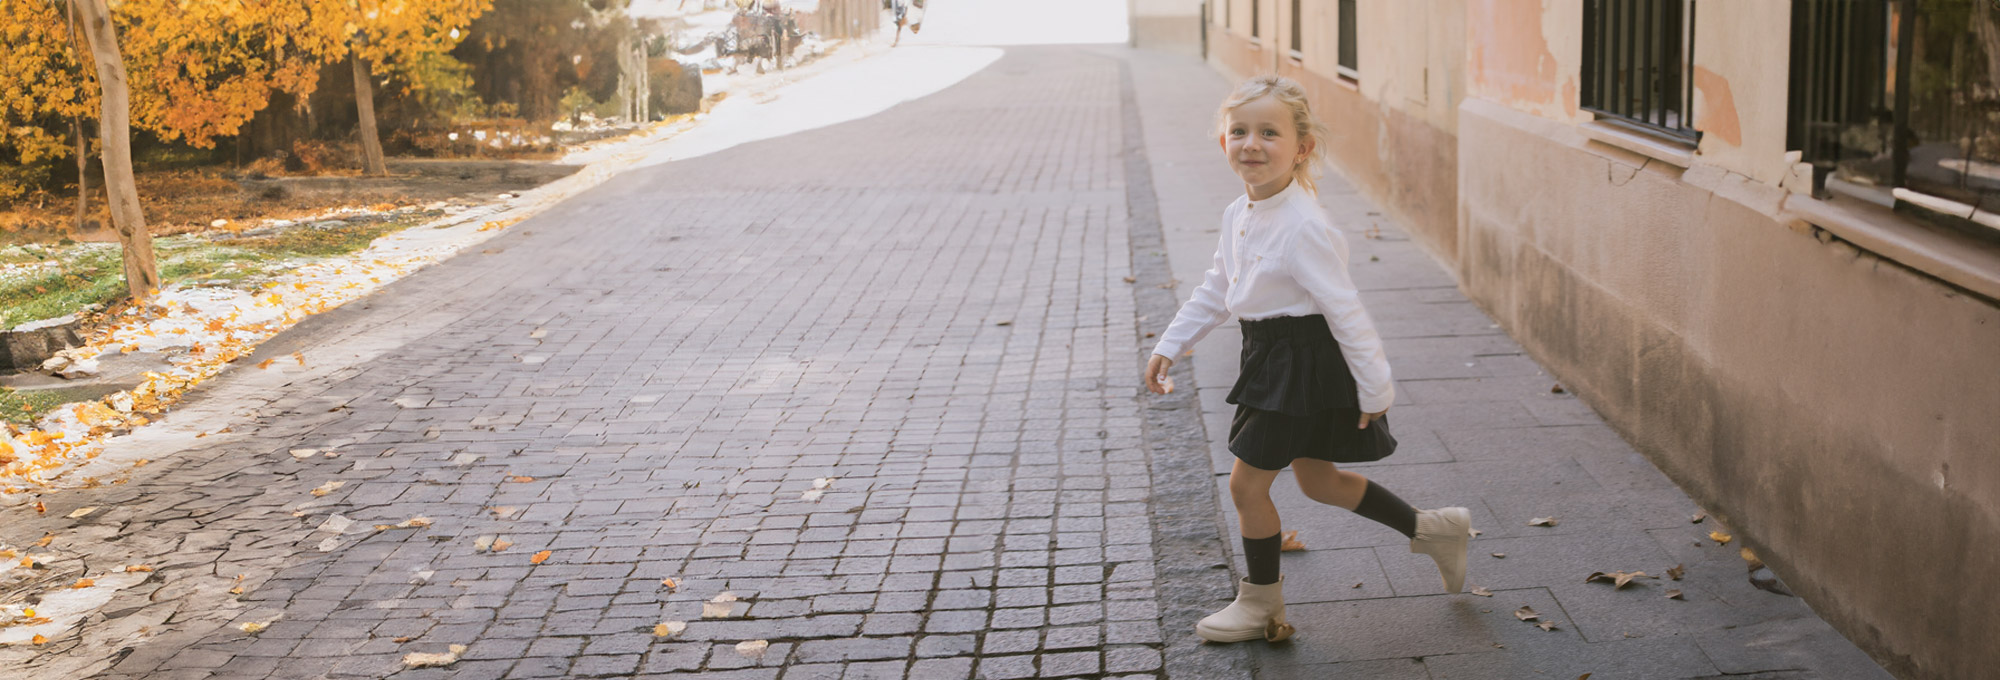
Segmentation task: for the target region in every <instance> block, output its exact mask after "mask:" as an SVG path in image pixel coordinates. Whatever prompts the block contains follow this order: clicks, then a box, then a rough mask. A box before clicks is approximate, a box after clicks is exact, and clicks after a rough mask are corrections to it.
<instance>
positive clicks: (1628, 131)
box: [1577, 120, 1694, 168]
mask: <svg viewBox="0 0 2000 680" xmlns="http://www.w3.org/2000/svg"><path fill="white" fill-rule="evenodd" d="M1577 128H1578V129H1579V130H1581V131H1582V132H1583V136H1584V137H1588V138H1590V141H1593V142H1598V143H1600V144H1607V145H1610V146H1614V147H1618V148H1620V149H1624V150H1626V151H1630V152H1632V153H1636V154H1639V155H1641V156H1645V157H1647V158H1651V159H1653V160H1656V161H1660V162H1663V163H1667V164H1670V165H1673V166H1675V167H1680V168H1686V167H1688V166H1691V165H1694V145H1692V144H1689V143H1687V142H1685V141H1681V140H1678V139H1674V138H1671V137H1667V136H1664V135H1656V134H1652V133H1649V132H1646V131H1645V130H1643V129H1641V128H1639V127H1637V126H1633V125H1625V124H1622V123H1616V122H1611V121H1602V120H1593V121H1590V122H1588V123H1584V124H1582V125H1579V126H1577Z"/></svg>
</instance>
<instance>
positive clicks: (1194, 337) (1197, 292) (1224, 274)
mask: <svg viewBox="0 0 2000 680" xmlns="http://www.w3.org/2000/svg"><path fill="white" fill-rule="evenodd" d="M1228 237H1229V234H1228V232H1227V230H1224V233H1223V239H1227V238H1228ZM1222 247H1223V246H1222V241H1221V240H1218V241H1217V242H1216V246H1215V262H1214V265H1213V266H1211V267H1209V268H1208V272H1207V273H1204V274H1202V277H1201V285H1200V286H1196V287H1195V289H1194V295H1193V296H1191V297H1189V298H1188V301H1187V302H1186V303H1183V304H1182V305H1181V310H1180V311H1179V312H1177V313H1175V314H1174V322H1173V323H1171V324H1168V325H1167V331H1166V332H1165V333H1161V334H1160V342H1159V344H1157V345H1154V346H1153V353H1154V354H1158V355H1160V356H1163V357H1166V358H1168V359H1179V358H1180V355H1181V352H1184V351H1187V350H1189V349H1192V348H1193V347H1194V345H1195V343H1197V342H1201V339H1202V338H1204V337H1207V336H1208V332H1209V331H1212V330H1215V328H1216V327H1217V326H1221V325H1222V324H1223V322H1225V321H1228V320H1229V308H1228V306H1227V305H1225V304H1224V301H1225V300H1227V299H1228V295H1229V271H1228V270H1227V269H1226V268H1224V267H1223V261H1222Z"/></svg>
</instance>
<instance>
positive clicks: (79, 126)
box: [70, 118, 90, 236]
mask: <svg viewBox="0 0 2000 680" xmlns="http://www.w3.org/2000/svg"><path fill="white" fill-rule="evenodd" d="M70 126H71V127H73V128H75V130H76V229H75V231H74V232H73V234H74V235H76V236H82V235H84V234H85V233H87V232H89V231H90V145H89V144H85V143H84V141H83V119H82V118H76V119H72V120H71V121H70Z"/></svg>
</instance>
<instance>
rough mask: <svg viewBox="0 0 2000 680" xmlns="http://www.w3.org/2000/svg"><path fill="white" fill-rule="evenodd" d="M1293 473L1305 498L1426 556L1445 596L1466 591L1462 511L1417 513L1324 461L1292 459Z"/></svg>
mask: <svg viewBox="0 0 2000 680" xmlns="http://www.w3.org/2000/svg"><path fill="white" fill-rule="evenodd" d="M1292 475H1293V476H1294V477H1297V478H1298V482H1299V490H1300V491H1304V492H1305V494H1306V497H1307V498H1311V499H1313V500H1315V501H1319V502H1321V503H1325V504H1327V505H1333V506H1338V507H1342V508H1346V509H1348V510H1352V511H1354V514H1357V515H1360V516H1362V517H1366V518H1368V519H1372V520H1375V521H1377V522H1381V523H1382V524H1385V525H1388V526H1389V527H1390V528H1392V529H1395V530H1396V531H1399V532H1402V534H1403V535H1404V536H1408V537H1410V552H1415V553H1423V554H1426V555H1430V556H1431V559H1432V560H1435V561H1436V562H1437V565H1438V574H1439V575H1441V576H1443V577H1444V589H1445V592H1448V593H1456V592H1461V590H1462V589H1463V588H1464V587H1465V557H1466V552H1467V550H1468V547H1469V546H1468V542H1469V541H1470V540H1471V538H1472V515H1471V513H1468V512H1466V510H1465V508H1439V509H1436V510H1422V511H1419V510H1416V509H1414V508H1411V507H1410V504H1408V503H1404V502H1403V499H1401V498H1397V497H1396V494H1393V493H1389V490H1388V489H1384V488H1382V487H1380V486H1377V485H1376V484H1375V483H1374V482H1371V481H1368V478H1366V477H1362V476H1361V475H1357V474H1354V473H1352V472H1346V471H1343V470H1340V469H1338V468H1335V467H1334V466H1333V463H1329V462H1326V461H1323V460H1312V459H1307V458H1301V459H1298V460H1295V461H1292ZM1232 488H1233V485H1232Z"/></svg>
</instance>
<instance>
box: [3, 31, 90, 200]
mask: <svg viewBox="0 0 2000 680" xmlns="http://www.w3.org/2000/svg"><path fill="white" fill-rule="evenodd" d="M66 4H67V3H66V2H62V1H60V0H53V1H52V0H0V163H4V162H6V161H10V160H11V161H13V163H10V164H9V165H11V166H12V167H0V202H6V201H11V200H14V199H16V198H19V197H20V196H21V195H22V194H24V193H26V192H27V191H28V190H29V189H30V188H31V187H32V186H33V185H34V184H39V182H38V181H36V179H37V178H36V177H32V176H30V173H31V172H32V171H33V169H34V168H35V166H36V164H38V163H41V162H42V161H45V160H48V159H51V158H61V157H64V156H67V155H70V154H71V153H73V149H72V147H71V145H70V144H69V143H67V142H65V141H64V140H63V139H62V136H61V133H60V132H58V131H60V130H62V129H63V128H65V127H75V126H78V125H79V124H78V123H77V121H80V120H84V119H94V118H96V116H97V83H96V82H95V81H93V80H92V78H91V64H90V58H89V56H88V55H86V54H84V52H83V48H81V47H79V45H78V42H77V40H76V37H75V35H74V33H73V32H72V31H71V23H70V20H69V16H68V13H67V12H66V9H67V8H66V7H65V5H66ZM79 134H80V133H79Z"/></svg>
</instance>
